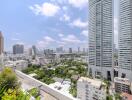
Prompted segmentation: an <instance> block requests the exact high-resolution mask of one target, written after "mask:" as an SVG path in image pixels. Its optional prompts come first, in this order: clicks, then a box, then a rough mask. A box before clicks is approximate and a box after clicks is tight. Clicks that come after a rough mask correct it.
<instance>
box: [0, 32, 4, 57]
mask: <svg viewBox="0 0 132 100" xmlns="http://www.w3.org/2000/svg"><path fill="white" fill-rule="evenodd" d="M3 52H4V37H3V35H2V32H1V31H0V55H1V54H2V53H3Z"/></svg>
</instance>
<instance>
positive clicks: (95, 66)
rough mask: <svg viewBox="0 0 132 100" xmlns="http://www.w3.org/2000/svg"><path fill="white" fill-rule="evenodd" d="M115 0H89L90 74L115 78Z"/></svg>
mask: <svg viewBox="0 0 132 100" xmlns="http://www.w3.org/2000/svg"><path fill="white" fill-rule="evenodd" d="M113 8H114V1H113V0H89V74H91V75H92V76H93V77H104V78H107V79H109V80H111V79H113V44H114V43H113V41H114V39H113V38H114V37H113V36H114V35H113V25H114V24H113V22H114V20H113V19H114V18H113V11H114V10H113Z"/></svg>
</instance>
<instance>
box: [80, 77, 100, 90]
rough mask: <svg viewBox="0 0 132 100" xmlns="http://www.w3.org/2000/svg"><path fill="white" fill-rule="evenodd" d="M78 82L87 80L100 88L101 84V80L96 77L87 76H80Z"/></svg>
mask: <svg viewBox="0 0 132 100" xmlns="http://www.w3.org/2000/svg"><path fill="white" fill-rule="evenodd" d="M78 81H79V82H87V83H89V84H91V85H93V86H95V87H97V88H100V87H101V85H102V82H101V81H100V80H96V79H90V78H87V77H81V78H80V79H79V80H78Z"/></svg>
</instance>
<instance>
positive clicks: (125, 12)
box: [118, 0, 132, 81]
mask: <svg viewBox="0 0 132 100" xmlns="http://www.w3.org/2000/svg"><path fill="white" fill-rule="evenodd" d="M119 9H120V10H119V11H120V12H119V54H118V55H119V68H120V70H119V77H122V78H129V79H130V80H131V81H132V0H120V6H119Z"/></svg>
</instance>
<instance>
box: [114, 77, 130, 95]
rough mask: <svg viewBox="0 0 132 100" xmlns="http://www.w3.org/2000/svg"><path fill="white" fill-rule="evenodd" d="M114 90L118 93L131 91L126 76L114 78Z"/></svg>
mask: <svg viewBox="0 0 132 100" xmlns="http://www.w3.org/2000/svg"><path fill="white" fill-rule="evenodd" d="M114 84H115V92H118V93H123V92H125V93H130V92H131V82H130V80H129V79H126V78H119V77H115V78H114Z"/></svg>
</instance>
